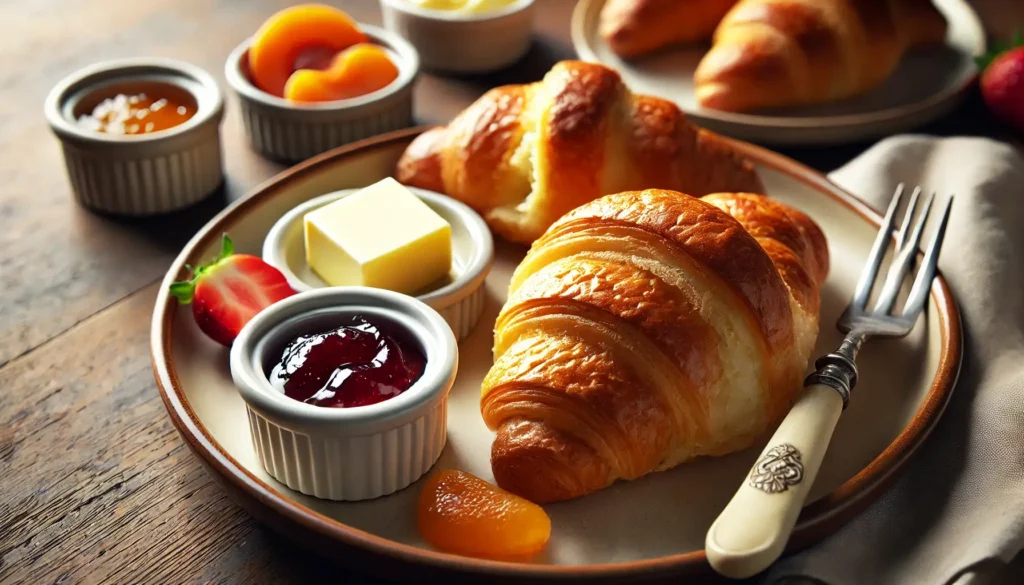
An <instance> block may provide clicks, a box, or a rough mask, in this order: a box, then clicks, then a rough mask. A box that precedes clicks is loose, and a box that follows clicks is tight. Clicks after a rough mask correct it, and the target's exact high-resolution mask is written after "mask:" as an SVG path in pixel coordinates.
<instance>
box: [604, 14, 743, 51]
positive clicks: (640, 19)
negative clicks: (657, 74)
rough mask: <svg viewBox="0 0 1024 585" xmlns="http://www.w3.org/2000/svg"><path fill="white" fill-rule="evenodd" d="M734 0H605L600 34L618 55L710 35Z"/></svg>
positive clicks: (690, 40)
mask: <svg viewBox="0 0 1024 585" xmlns="http://www.w3.org/2000/svg"><path fill="white" fill-rule="evenodd" d="M734 4H736V0H608V2H607V3H606V4H605V5H604V8H602V9H601V17H600V22H599V25H598V27H599V29H600V33H601V37H602V38H604V40H605V42H606V43H608V47H609V48H611V50H612V51H614V52H615V53H616V54H617V55H619V56H620V57H636V56H639V55H642V54H644V53H649V52H651V51H656V50H658V49H661V48H663V47H667V46H669V45H675V44H677V43H688V42H693V41H703V40H705V39H710V38H711V33H713V32H715V28H716V27H717V26H718V23H719V22H720V21H721V20H722V17H723V16H725V13H726V12H728V11H729V9H730V8H732V6H733V5H734Z"/></svg>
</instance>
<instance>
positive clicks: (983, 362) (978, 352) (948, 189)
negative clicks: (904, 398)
mask: <svg viewBox="0 0 1024 585" xmlns="http://www.w3.org/2000/svg"><path fill="white" fill-rule="evenodd" d="M831 178H832V179H833V180H834V181H835V182H836V183H837V184H839V185H840V186H842V187H844V188H846V189H847V190H849V191H850V192H852V193H854V194H856V195H858V196H860V197H861V198H863V199H865V200H866V201H868V202H869V203H871V204H872V205H873V206H874V207H875V208H876V209H885V207H886V205H887V204H888V201H889V198H890V197H891V195H892V192H893V189H894V187H895V185H896V184H898V183H900V182H904V183H906V184H908V185H921V186H922V187H923V188H924V189H925V190H926V192H930V191H933V190H934V191H937V192H939V193H940V194H948V193H953V194H955V195H956V196H957V197H956V200H955V203H954V206H953V210H952V216H951V218H950V223H949V227H948V232H947V235H946V241H945V245H944V246H943V249H942V255H941V259H940V263H939V266H940V268H941V270H942V272H943V274H944V275H945V277H946V279H947V280H948V281H949V284H950V286H951V287H952V289H953V292H954V294H955V295H956V298H957V301H958V302H959V304H960V311H961V313H962V319H963V328H964V333H965V349H964V361H963V368H962V370H961V372H960V380H959V382H958V384H957V387H956V390H955V391H954V393H953V397H952V399H951V401H950V403H949V406H948V408H947V409H946V412H945V415H944V416H943V418H942V419H941V420H940V421H939V423H938V424H937V426H936V428H935V429H934V431H933V433H932V435H931V436H930V437H929V438H928V439H927V440H926V441H925V443H924V444H923V445H922V446H921V448H920V450H919V451H918V452H917V453H916V454H915V455H914V457H913V459H912V460H911V461H910V462H909V464H908V465H907V468H906V469H905V470H904V472H903V473H902V474H901V475H900V477H899V478H898V479H897V480H896V482H895V483H894V485H893V486H892V487H891V488H889V489H888V490H887V491H886V492H885V493H884V494H883V495H882V497H881V498H880V499H879V500H878V501H877V502H875V503H874V504H872V505H871V506H870V507H869V508H868V509H867V510H866V511H865V512H863V513H862V514H860V515H859V516H858V517H857V518H855V519H854V520H853V521H852V522H850V523H849V524H848V525H846V526H845V527H843V528H842V529H841V530H840V531H839V532H838V533H836V534H834V535H832V536H831V537H829V538H827V539H826V540H824V541H823V542H821V543H819V544H818V545H816V546H814V547H812V548H810V549H808V550H806V551H803V552H801V553H799V554H796V555H794V556H791V557H788V558H785V559H783V560H782V561H780V562H779V563H777V564H776V565H775V566H774V567H773V568H772V569H770V570H769V571H768V572H767V574H766V576H765V577H764V578H763V582H764V583H768V584H771V585H784V584H785V585H788V584H790V583H806V582H824V583H827V584H828V585H861V584H865V585H889V584H893V585H904V584H912V585H917V584H921V585H932V584H945V583H957V584H961V583H967V582H983V581H984V580H985V579H983V578H982V577H983V576H984V575H990V574H991V572H992V568H993V566H995V567H999V566H1001V564H1002V563H1004V562H1006V561H1009V560H1010V559H1011V558H1012V557H1013V556H1014V555H1015V554H1017V553H1018V552H1019V551H1020V550H1021V549H1022V548H1024V159H1022V158H1021V155H1020V154H1019V153H1018V152H1017V151H1015V150H1014V149H1013V148H1012V147H1010V146H1007V145H1005V144H1001V143H998V142H993V141H991V140H986V139H979V138H948V139H935V138H928V137H923V136H897V137H894V138H890V139H887V140H885V141H883V142H881V143H879V144H877V145H876V146H875V147H873V148H872V149H871V150H869V151H867V152H866V153H864V154H863V155H862V156H860V157H858V158H857V159H856V160H854V161H853V162H851V163H849V164H847V165H846V166H845V167H843V168H841V169H839V170H838V171H836V172H834V173H833V174H832V175H831ZM851 399H852V400H856V399H857V395H856V390H854V394H853V396H852V398H851ZM1020 578H1021V581H1020V582H1021V583H1024V576H1021V577H1020ZM1011 582H1015V581H1011Z"/></svg>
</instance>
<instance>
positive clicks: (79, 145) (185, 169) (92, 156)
mask: <svg viewBox="0 0 1024 585" xmlns="http://www.w3.org/2000/svg"><path fill="white" fill-rule="evenodd" d="M154 85H156V86H161V85H163V86H171V88H172V89H174V90H176V91H183V92H184V95H188V96H191V98H192V99H194V101H195V108H196V113H195V114H194V115H193V116H192V117H191V118H189V119H188V120H187V121H185V122H184V123H182V124H179V125H178V126H174V127H172V128H168V129H166V130H160V131H158V132H151V133H148V134H133V135H125V134H105V133H102V132H97V131H94V130H90V129H87V128H84V127H82V126H80V125H79V124H78V123H77V122H76V120H77V117H78V116H79V115H80V114H82V113H85V112H84V111H83V108H84V107H85V106H86V105H87V104H88V103H90V102H93V101H97V99H98V97H97V96H104V97H112V96H113V95H114V94H116V93H119V92H121V93H125V92H132V91H134V90H133V89H132V88H137V87H152V86H154ZM122 90H123V91H122ZM44 112H45V114H46V118H47V121H48V122H49V123H50V128H52V129H53V132H54V133H55V134H56V135H57V137H58V138H60V140H61V146H62V147H63V150H64V161H65V163H67V169H68V178H69V179H70V181H71V186H72V189H73V191H74V194H75V197H76V198H77V199H78V200H79V201H80V202H81V203H82V205H84V206H86V207H89V208H91V209H94V210H97V211H101V212H104V213H111V214H116V215H135V216H143V215H153V214H158V213H165V212H168V211H174V210H176V209H181V208H183V207H187V206H189V205H192V204H193V203H196V202H198V201H199V200H200V199H202V198H204V197H205V196H206V195H208V194H210V192H212V191H213V190H214V189H216V188H217V186H218V185H220V183H221V181H222V180H223V177H224V171H223V166H222V163H221V151H220V121H221V119H222V118H223V116H224V99H223V97H222V95H221V92H220V89H219V88H218V87H217V84H216V82H215V81H214V80H213V77H211V76H210V75H209V74H208V73H206V72H205V71H203V70H202V69H200V68H198V67H195V66H193V65H189V64H188V63H183V62H181V61H174V60H171V59H156V58H147V59H124V60H117V61H107V62H104V63H98V64H96V65H93V66H91V67H87V68H85V69H82V70H80V71H77V72H75V73H73V74H71V75H69V76H68V77H66V78H64V79H63V80H62V81H61V82H60V83H59V84H57V86H56V87H54V88H53V90H52V91H51V92H50V95H49V96H48V97H47V98H46V103H45V106H44Z"/></svg>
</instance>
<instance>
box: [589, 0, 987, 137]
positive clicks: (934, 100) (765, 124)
mask: <svg viewBox="0 0 1024 585" xmlns="http://www.w3.org/2000/svg"><path fill="white" fill-rule="evenodd" d="M606 1H607V0H580V2H579V3H578V4H577V5H576V7H575V8H574V9H573V12H572V18H571V24H570V36H571V37H572V44H573V48H575V49H576V52H577V53H579V57H580V59H583V60H584V61H589V62H591V63H601V64H602V65H605V66H607V64H605V63H604V62H602V61H601V59H600V58H598V56H597V54H596V53H594V50H593V48H592V47H591V46H590V43H589V42H588V41H587V39H588V38H589V37H588V35H587V30H588V28H587V23H588V20H590V19H596V18H597V17H598V15H599V13H600V9H601V8H602V7H603V6H604V3H605V2H606ZM965 6H966V7H967V8H968V10H969V11H970V12H971V14H972V15H973V16H974V21H975V24H977V25H978V28H979V30H982V31H984V28H983V27H982V26H981V20H980V19H979V18H978V14H977V12H976V11H975V10H974V9H973V8H972V7H971V6H970V4H967V3H965ZM981 43H982V44H981V46H978V47H975V52H976V53H977V54H978V55H983V54H984V53H985V51H986V50H987V48H986V45H985V37H984V34H983V35H982V37H981ZM581 47H583V48H585V49H586V54H583V51H582V50H581ZM971 57H973V55H971ZM977 78H978V73H977V70H975V72H974V73H973V74H971V75H966V76H964V77H963V78H962V79H960V80H959V81H958V83H956V84H954V85H950V86H948V87H946V88H944V89H943V90H942V91H940V92H938V93H936V94H934V95H931V96H929V97H927V98H925V99H922V100H918V101H916V102H914V103H911V104H904V105H899V106H893V107H890V108H885V109H883V110H877V111H874V112H863V113H860V114H838V115H835V116H813V117H806V118H803V117H793V116H770V115H764V114H748V113H741V112H727V111H724V110H713V109H711V108H700V107H698V108H696V109H693V108H686V109H683V108H680V109H683V111H684V112H685V113H686V115H687V116H690V117H691V118H694V119H695V120H697V121H698V122H699V121H700V119H707V120H716V121H720V122H727V123H729V124H743V125H746V126H757V127H761V128H775V129H794V128H801V129H806V128H817V127H819V126H822V125H826V126H828V127H830V128H846V127H856V126H863V125H866V124H878V123H882V122H890V121H894V120H898V119H900V118H904V117H906V116H908V115H911V114H914V113H917V112H921V111H925V110H928V109H931V108H935V107H938V106H939V105H940V104H942V103H944V102H946V101H947V100H950V99H953V98H954V97H956V96H962V95H963V94H965V93H967V90H968V89H970V88H971V85H972V84H973V83H974V81H975V80H976V79H977Z"/></svg>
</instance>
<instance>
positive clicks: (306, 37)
mask: <svg viewBox="0 0 1024 585" xmlns="http://www.w3.org/2000/svg"><path fill="white" fill-rule="evenodd" d="M365 42H366V35H365V34H363V31H361V30H359V26H358V25H357V24H356V21H355V20H353V19H352V17H351V16H349V15H348V14H346V13H345V12H343V11H341V10H339V9H337V8H334V7H333V6H324V5H323V4H300V5H299V6H292V7H291V8H285V9H284V10H281V11H280V12H278V13H276V14H274V15H273V16H271V17H270V18H268V19H267V21H266V22H264V23H263V26H261V27H260V29H259V30H258V31H256V34H255V35H253V37H252V43H251V44H250V45H249V75H250V76H251V77H252V81H253V83H255V84H256V87H259V88H260V89H262V90H263V91H265V92H267V93H269V94H273V95H276V96H278V97H283V95H284V85H285V83H287V81H288V78H289V77H291V74H292V73H293V72H294V71H295V69H296V68H297V67H296V61H299V59H300V57H302V56H303V54H304V53H306V52H309V51H313V52H324V51H329V52H331V53H336V52H338V51H342V50H344V49H347V48H348V47H351V46H352V45H355V44H357V43H365Z"/></svg>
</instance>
